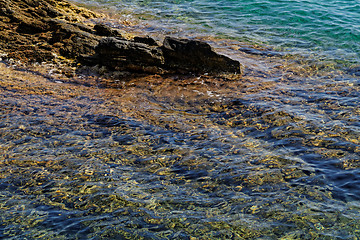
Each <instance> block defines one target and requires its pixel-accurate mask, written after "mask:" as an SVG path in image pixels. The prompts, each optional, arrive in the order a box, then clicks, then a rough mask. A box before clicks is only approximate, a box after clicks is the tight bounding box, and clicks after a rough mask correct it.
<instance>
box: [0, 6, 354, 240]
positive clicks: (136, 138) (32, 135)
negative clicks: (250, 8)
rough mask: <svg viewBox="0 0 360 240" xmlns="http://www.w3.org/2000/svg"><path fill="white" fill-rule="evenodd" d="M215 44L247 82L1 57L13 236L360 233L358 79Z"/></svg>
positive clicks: (0, 175) (239, 45)
mask: <svg viewBox="0 0 360 240" xmlns="http://www.w3.org/2000/svg"><path fill="white" fill-rule="evenodd" d="M295 2H297V1H295ZM303 2H304V3H310V1H306V2H305V1H303ZM187 3H194V2H193V1H182V2H181V1H180V2H179V4H180V5H181V4H187ZM195 3H196V2H195ZM216 3H219V2H214V4H216ZM235 3H237V2H235ZM268 3H269V4H270V2H267V4H268ZM283 3H284V2H283ZM146 4H148V5H147V6H149V5H151V4H154V3H150V2H147V3H146ZM249 4H250V5H251V3H249ZM254 4H255V3H254ZM295 6H296V4H295ZM113 24H114V25H115V23H113ZM149 26H151V25H148V26H147V27H149ZM128 27H129V26H128ZM151 27H154V26H151ZM129 28H131V26H130V27H129ZM132 28H133V29H132V30H136V29H137V28H138V29H141V30H144V28H145V29H147V30H149V28H146V26H145V27H144V26H143V25H142V26H140V27H139V26H132ZM159 29H163V28H160V27H159ZM164 31H165V32H167V30H164ZM158 32H159V31H156V30H155V28H154V29H153V30H151V31H150V32H149V34H150V35H154V34H155V35H156V34H158ZM177 34H180V33H177ZM189 35H191V36H192V37H194V36H195V37H196V36H197V37H199V35H194V33H191V32H189ZM205 35H206V34H205ZM156 36H158V35H156ZM249 36H250V35H249ZM203 39H204V40H205V41H208V42H209V43H210V44H211V45H212V46H213V47H214V48H215V49H217V51H218V52H221V53H224V54H227V55H229V56H231V57H232V58H234V59H238V60H239V61H240V62H241V63H242V64H243V65H244V67H245V71H244V76H243V77H241V78H238V79H232V80H229V79H224V78H213V77H210V76H207V75H201V76H198V75H196V76H193V75H190V76H158V75H151V76H142V77H138V78H134V79H126V81H125V79H123V78H115V79H106V78H100V77H97V76H96V75H94V74H85V73H84V72H83V74H80V75H79V76H75V77H72V78H66V77H64V76H62V75H57V74H54V69H53V67H56V66H42V67H39V66H34V67H33V68H32V69H30V70H29V69H25V68H22V67H21V66H17V67H14V66H12V65H11V64H5V63H4V62H1V63H0V72H1V74H0V95H1V96H0V112H1V114H0V165H1V168H0V199H1V200H0V212H1V214H0V218H1V225H0V238H5V239H358V238H359V237H360V207H359V206H360V187H359V186H360V185H359V183H360V177H359V172H360V156H359V152H360V145H359V141H360V108H359V97H360V96H359V95H360V80H359V77H358V76H357V75H356V74H357V73H358V72H357V71H355V70H354V71H349V70H348V68H347V67H346V66H345V65H342V66H341V67H339V66H338V65H337V64H338V63H337V61H334V60H333V59H329V58H325V59H321V61H319V58H315V57H314V58H312V57H309V56H305V55H304V54H297V52H290V53H288V52H282V51H280V50H274V49H273V48H268V47H264V46H257V47H254V46H252V45H251V44H249V43H244V42H239V41H237V40H232V41H230V40H224V39H220V40H219V38H212V37H205V38H203ZM350 61H351V60H349V62H350ZM55 72H56V71H55Z"/></svg>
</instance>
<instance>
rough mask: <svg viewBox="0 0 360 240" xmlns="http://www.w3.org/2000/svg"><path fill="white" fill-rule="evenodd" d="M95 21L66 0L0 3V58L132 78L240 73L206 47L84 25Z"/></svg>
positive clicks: (4, 0)
mask: <svg viewBox="0 0 360 240" xmlns="http://www.w3.org/2000/svg"><path fill="white" fill-rule="evenodd" d="M96 17H98V16H97V15H96V14H95V13H92V12H91V11H88V10H86V9H83V8H78V7H76V6H74V5H72V4H70V3H68V2H66V1H64V0H59V1H55V0H37V1H34V0H0V31H1V34H0V51H1V52H0V53H2V55H3V53H6V54H7V57H9V58H14V59H19V60H22V61H23V62H31V61H36V62H43V61H52V60H53V59H54V57H55V56H63V57H65V58H70V59H74V60H77V61H80V62H81V63H82V64H85V65H101V66H106V67H108V68H109V69H114V70H119V71H127V72H133V73H137V72H140V73H158V74H162V73H174V74H177V73H188V72H192V73H211V74H219V73H236V74H240V73H241V70H240V63H239V62H238V61H235V60H232V59H230V58H228V57H226V56H223V55H220V54H218V53H216V52H214V51H213V49H212V48H211V47H210V45H209V44H207V43H205V42H202V41H198V40H189V39H178V38H173V37H165V40H164V41H163V43H162V44H159V43H158V42H157V41H155V40H154V39H152V38H151V37H134V38H133V39H125V38H124V37H123V36H122V35H121V33H120V31H119V30H118V29H114V28H111V27H109V26H107V25H105V24H95V25H91V24H87V25H86V24H83V22H84V20H85V19H88V18H96Z"/></svg>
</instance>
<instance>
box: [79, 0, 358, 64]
mask: <svg viewBox="0 0 360 240" xmlns="http://www.w3.org/2000/svg"><path fill="white" fill-rule="evenodd" d="M78 2H88V3H91V2H92V3H94V2H97V3H99V4H100V5H99V6H100V7H101V6H103V7H104V6H108V7H113V9H116V11H118V12H120V13H122V14H124V15H128V16H129V15H130V16H135V17H138V18H140V19H142V20H143V21H151V22H152V23H153V24H154V23H156V24H158V25H161V26H166V27H167V28H169V29H173V30H175V31H179V32H182V33H183V34H184V35H186V34H189V32H192V33H194V32H196V33H198V34H199V33H203V34H206V35H212V36H217V37H221V38H231V39H236V40H239V41H242V42H250V43H252V44H260V45H267V46H271V47H273V48H275V49H278V50H283V51H291V52H300V53H302V54H305V55H315V56H319V57H320V58H329V59H332V60H336V61H339V62H346V63H357V64H359V58H360V55H359V52H360V44H359V43H360V2H359V1H358V0H340V1H338V0H318V1H315V0H291V1H285V0H273V1H271V0H266V1H265V0H162V1H149V0H98V1H86V0H81V1H78Z"/></svg>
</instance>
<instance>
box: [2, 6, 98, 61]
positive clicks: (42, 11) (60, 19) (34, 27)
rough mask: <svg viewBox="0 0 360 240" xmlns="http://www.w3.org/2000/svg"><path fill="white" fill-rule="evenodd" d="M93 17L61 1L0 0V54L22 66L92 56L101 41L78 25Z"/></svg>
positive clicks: (87, 28)
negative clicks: (18, 62)
mask: <svg viewBox="0 0 360 240" xmlns="http://www.w3.org/2000/svg"><path fill="white" fill-rule="evenodd" d="M95 17H98V15H96V14H95V13H92V12H91V11H88V10H86V9H84V8H79V7H76V6H74V5H72V4H70V3H68V2H66V1H62V0H59V1H55V0H36V1H35V0H0V31H1V34H0V51H2V52H3V53H6V54H7V57H9V58H13V59H17V60H22V61H23V62H35V61H36V62H43V61H51V60H52V59H53V58H54V56H56V55H62V56H64V57H67V58H75V57H77V56H79V55H80V54H93V53H94V50H95V46H96V45H97V44H98V41H99V40H100V37H97V36H95V35H93V34H91V32H93V30H92V29H89V27H87V26H86V25H84V24H81V22H82V21H84V20H85V19H89V18H95Z"/></svg>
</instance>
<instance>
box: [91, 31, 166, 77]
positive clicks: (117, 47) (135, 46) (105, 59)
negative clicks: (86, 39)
mask: <svg viewBox="0 0 360 240" xmlns="http://www.w3.org/2000/svg"><path fill="white" fill-rule="evenodd" d="M96 53H97V55H98V59H99V62H100V64H101V65H104V66H108V67H111V68H114V69H116V70H133V71H139V72H149V71H150V72H154V70H155V72H156V69H158V68H159V67H161V66H163V65H164V58H163V55H162V51H161V49H160V48H159V47H156V46H150V45H147V44H144V43H138V42H134V41H130V40H121V39H117V38H113V37H109V38H104V39H102V40H101V41H100V43H99V45H98V46H97V47H96ZM158 70H159V71H160V69H158Z"/></svg>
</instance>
